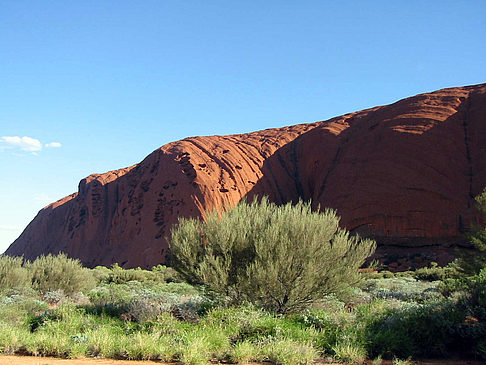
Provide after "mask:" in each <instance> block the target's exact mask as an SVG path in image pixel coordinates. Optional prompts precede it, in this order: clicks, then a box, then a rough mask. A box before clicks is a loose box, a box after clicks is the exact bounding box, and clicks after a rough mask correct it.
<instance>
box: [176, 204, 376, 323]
mask: <svg viewBox="0 0 486 365" xmlns="http://www.w3.org/2000/svg"><path fill="white" fill-rule="evenodd" d="M375 247H376V244H375V242H374V241H372V240H369V239H361V238H359V237H358V236H351V235H350V234H349V232H347V231H346V230H344V229H341V228H340V227H339V218H338V216H337V215H336V212H335V211H334V210H330V209H326V210H325V211H324V212H319V211H312V208H311V204H310V202H309V203H304V202H302V201H299V202H298V203H297V204H295V205H292V204H291V203H288V204H285V205H283V206H277V205H276V204H274V203H270V202H269V201H268V199H267V198H265V197H264V198H263V199H261V201H258V200H257V199H255V200H253V202H252V203H247V202H246V201H242V202H241V203H240V204H238V205H237V206H236V207H235V208H233V209H232V210H228V211H226V212H224V213H221V214H218V213H216V212H211V213H208V214H207V215H206V220H205V221H202V220H200V219H196V218H191V219H180V220H179V222H178V224H177V225H176V226H175V227H174V228H173V230H172V241H171V244H170V252H171V263H172V265H173V267H174V268H175V269H176V270H177V271H178V272H179V273H180V274H181V275H182V277H183V278H184V279H186V280H187V281H188V282H190V283H192V284H200V285H205V286H206V287H208V288H209V289H210V290H212V291H214V292H216V293H220V294H224V295H226V296H228V297H229V298H230V299H231V300H233V301H234V302H241V301H249V302H251V303H254V304H256V305H258V306H261V307H263V308H265V309H269V310H274V311H276V312H279V313H284V312H289V311H295V310H299V309H302V308H305V307H307V306H308V305H310V304H311V303H312V302H314V301H315V300H316V299H318V298H321V297H322V296H323V295H325V294H330V293H336V292H339V291H341V290H343V289H345V288H346V287H348V286H349V285H351V284H354V283H356V282H357V281H358V268H359V267H360V266H361V265H362V264H363V262H364V261H365V259H366V258H367V257H368V256H370V255H371V254H372V253H373V252H374V249H375Z"/></svg>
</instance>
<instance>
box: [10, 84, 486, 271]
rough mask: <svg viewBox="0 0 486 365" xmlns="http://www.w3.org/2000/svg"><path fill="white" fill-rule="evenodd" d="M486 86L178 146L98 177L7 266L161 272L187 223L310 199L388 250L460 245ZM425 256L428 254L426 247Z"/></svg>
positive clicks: (482, 177)
mask: <svg viewBox="0 0 486 365" xmlns="http://www.w3.org/2000/svg"><path fill="white" fill-rule="evenodd" d="M484 156H486V84H481V85H473V86H466V87H457V88H449V89H443V90H439V91H435V92H432V93H427V94H420V95H417V96H414V97H410V98H406V99H403V100H400V101H397V102H396V103H393V104H390V105H387V106H380V107H375V108H370V109H366V110H363V111H358V112H354V113H349V114H345V115H343V116H340V117H336V118H332V119H329V120H327V121H321V122H315V123H307V124H300V125H294V126H288V127H283V128H274V129H267V130H262V131H258V132H253V133H247V134H237V135H229V136H209V137H189V138H186V139H183V140H180V141H176V142H172V143H169V144H167V145H165V146H163V147H161V148H159V149H157V150H155V151H154V152H152V153H151V154H150V155H148V156H147V157H146V158H145V159H144V160H143V161H142V162H140V163H139V164H137V165H134V166H131V167H128V168H124V169H120V170H115V171H110V172H108V173H105V174H93V175H90V176H88V177H87V178H85V179H82V180H81V182H80V183H79V187H78V192H77V193H74V194H72V195H70V196H68V197H66V198H63V199H61V200H59V201H57V202H55V203H52V204H50V205H48V206H47V207H45V208H44V209H42V210H41V211H40V212H39V213H38V214H37V216H36V217H35V218H34V220H33V221H32V222H31V223H30V224H29V225H28V226H27V228H26V229H25V230H24V232H23V233H22V234H21V235H20V237H19V238H18V239H17V240H16V241H15V242H14V243H13V244H12V245H11V246H10V247H9V249H8V250H7V252H6V253H7V254H9V255H24V257H26V258H27V259H33V258H35V257H37V256H38V255H41V254H47V253H57V252H59V251H63V252H66V253H67V254H68V255H70V256H73V257H77V258H80V259H81V260H82V261H83V263H84V264H86V265H88V266H95V265H109V264H111V263H114V262H118V263H120V264H121V265H123V266H124V267H137V266H142V267H149V266H153V265H155V264H158V263H161V262H164V260H165V257H166V253H167V247H168V243H167V237H168V236H169V235H170V229H171V227H172V225H173V224H174V223H176V222H177V219H178V218H179V217H192V216H203V215H204V212H205V211H207V210H213V209H223V207H231V206H234V205H235V204H237V203H238V202H239V201H240V200H241V199H243V198H247V199H250V200H251V199H252V198H253V197H254V196H262V195H268V196H269V198H270V199H271V200H272V201H274V202H276V203H279V204H281V203H285V202H288V201H294V202H295V201H297V200H299V199H303V200H309V199H311V200H312V202H313V204H314V205H315V207H316V208H317V207H318V206H320V207H331V208H335V209H337V211H338V214H339V215H340V216H341V217H342V219H341V224H342V225H343V226H345V227H346V228H348V229H350V230H353V231H355V232H357V233H360V234H361V235H366V236H373V237H375V238H377V239H378V240H379V242H381V243H383V244H384V245H385V246H386V245H396V244H398V245H400V244H401V243H400V242H403V245H404V246H407V247H408V246H410V242H413V241H414V240H416V241H417V247H420V246H421V245H422V246H423V245H424V242H437V243H438V244H440V243H444V244H449V243H450V242H459V241H460V240H461V234H462V233H463V232H464V230H465V229H466V228H467V227H468V226H469V225H470V224H471V222H474V221H475V220H477V216H476V215H475V212H474V204H473V201H474V200H473V197H474V196H475V195H477V194H478V193H479V192H480V191H481V190H482V189H483V188H484V186H485V185H486V159H485V158H484ZM426 244H427V245H428V244H429V243H426Z"/></svg>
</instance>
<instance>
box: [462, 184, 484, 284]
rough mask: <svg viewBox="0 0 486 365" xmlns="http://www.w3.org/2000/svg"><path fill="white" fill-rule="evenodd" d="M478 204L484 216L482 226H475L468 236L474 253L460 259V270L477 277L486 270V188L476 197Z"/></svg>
mask: <svg viewBox="0 0 486 365" xmlns="http://www.w3.org/2000/svg"><path fill="white" fill-rule="evenodd" d="M476 202H477V209H478V210H479V212H480V213H481V214H482V224H478V225H474V226H473V227H471V229H470V231H469V232H468V234H467V238H468V239H469V241H470V242H471V243H472V244H473V246H474V251H473V252H465V253H463V254H462V255H461V257H460V258H459V259H458V267H459V270H460V271H462V273H463V274H465V275H475V274H478V273H479V271H481V269H482V268H486V188H485V189H484V190H483V192H482V193H481V194H480V195H478V196H477V197H476Z"/></svg>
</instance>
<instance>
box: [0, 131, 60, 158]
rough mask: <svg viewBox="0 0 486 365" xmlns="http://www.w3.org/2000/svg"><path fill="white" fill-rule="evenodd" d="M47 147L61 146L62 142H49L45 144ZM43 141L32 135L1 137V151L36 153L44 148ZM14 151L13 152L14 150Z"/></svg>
mask: <svg viewBox="0 0 486 365" xmlns="http://www.w3.org/2000/svg"><path fill="white" fill-rule="evenodd" d="M44 146H45V147H46V148H59V147H61V146H62V145H61V143H60V142H49V143H46V144H44ZM42 147H43V146H42V143H41V141H39V140H38V139H36V138H32V137H27V136H24V137H19V136H4V137H0V151H4V150H7V149H8V150H14V151H15V150H17V151H18V150H20V151H23V152H30V153H32V154H34V155H36V154H37V152H39V151H41V150H42ZM12 153H13V152H12Z"/></svg>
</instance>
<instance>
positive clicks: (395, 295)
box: [0, 261, 486, 365]
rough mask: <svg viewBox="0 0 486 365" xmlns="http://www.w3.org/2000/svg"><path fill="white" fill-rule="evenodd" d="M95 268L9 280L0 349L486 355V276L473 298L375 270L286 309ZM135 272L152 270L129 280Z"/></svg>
mask: <svg viewBox="0 0 486 365" xmlns="http://www.w3.org/2000/svg"><path fill="white" fill-rule="evenodd" d="M5 262H7V261H5ZM17 264H18V263H16V265H17ZM94 270H96V275H94V276H99V277H100V278H101V279H99V281H98V284H97V286H96V287H95V288H94V289H91V290H88V291H86V292H85V293H84V294H83V293H72V294H69V295H67V294H65V293H61V292H56V290H57V289H55V288H54V290H53V291H52V292H45V293H41V292H40V291H37V290H35V289H33V288H32V287H30V286H24V287H15V288H5V287H4V288H2V289H1V290H0V353H3V354H16V353H21V354H32V355H40V356H55V357H62V358H77V357H84V356H88V357H100V358H112V359H134V360H158V361H163V362H180V363H184V364H195V365H197V364H208V363H209V362H210V361H218V362H234V363H248V362H262V361H270V362H272V363H275V364H283V365H286V364H289V365H290V364H308V363H311V362H312V361H313V360H314V359H316V358H331V357H332V358H333V359H335V360H337V361H341V362H346V363H355V364H359V363H362V362H363V361H364V360H365V359H373V358H375V361H374V362H373V363H376V364H379V363H380V361H381V359H382V358H383V359H388V360H392V359H395V360H394V361H395V363H397V364H406V363H407V362H406V361H409V362H410V360H396V359H407V358H410V357H411V356H412V357H413V358H416V357H420V356H426V355H429V354H434V356H439V357H440V356H442V357H448V356H451V355H457V354H460V356H461V355H464V356H472V357H473V356H476V357H477V358H486V342H485V341H484V338H486V323H485V322H486V313H485V310H484V306H481V305H478V304H477V303H482V302H481V300H483V299H482V298H483V294H482V293H483V292H482V291H478V290H479V289H481V288H482V286H480V284H481V283H483V281H481V282H479V281H478V283H479V284H476V285H477V286H478V288H479V289H478V290H477V291H478V293H479V294H477V295H476V296H474V297H467V296H463V297H459V299H458V298H452V299H451V298H449V299H446V298H442V297H440V295H439V294H438V292H437V286H438V283H437V282H436V281H417V280H415V279H414V278H413V277H412V276H413V275H408V276H398V275H396V276H394V277H392V278H381V279H377V277H376V276H375V277H373V278H371V279H367V280H365V281H364V282H363V283H362V285H361V287H360V288H355V289H354V290H351V291H349V292H347V293H344V294H342V296H339V297H336V296H326V297H323V298H322V299H321V300H320V301H318V302H317V303H316V304H315V305H314V307H313V308H311V309H309V310H306V311H304V312H301V313H293V314H286V315H279V314H275V313H271V312H268V311H265V310H262V309H259V308H256V307H254V306H251V305H246V304H245V305H240V306H229V307H228V306H226V305H225V302H224V300H223V301H222V300H221V298H219V299H215V297H211V299H210V298H209V297H208V296H207V294H206V293H205V292H203V291H201V290H199V289H198V288H196V287H193V286H190V285H188V284H185V283H177V282H171V283H167V282H164V281H163V280H162V279H160V278H157V277H156V276H154V275H158V274H154V273H152V274H147V273H145V271H144V270H136V271H133V272H130V273H128V274H125V273H124V272H123V271H122V270H123V269H121V268H116V267H115V268H114V269H107V268H104V269H101V268H96V269H94ZM112 271H116V272H115V273H112ZM115 274H116V275H115ZM110 277H111V278H112V279H110ZM133 277H138V278H145V279H143V281H134V280H128V281H126V279H127V278H130V279H132V278H133ZM113 278H115V279H113ZM110 280H111V281H110ZM115 281H119V282H120V283H116V282H115ZM481 285H482V284H481ZM377 293H378V294H377ZM380 293H381V294H380ZM383 293H387V294H386V295H382V294H383ZM390 293H391V294H390ZM56 298H61V299H60V300H57V299H56ZM468 298H469V299H468ZM470 298H473V299H474V298H475V299H474V300H471V299H470ZM478 298H479V299H478ZM223 299H224V298H223ZM48 301H49V304H48ZM475 303H476V304H475ZM53 307H54V308H53ZM400 361H401V362H400Z"/></svg>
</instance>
